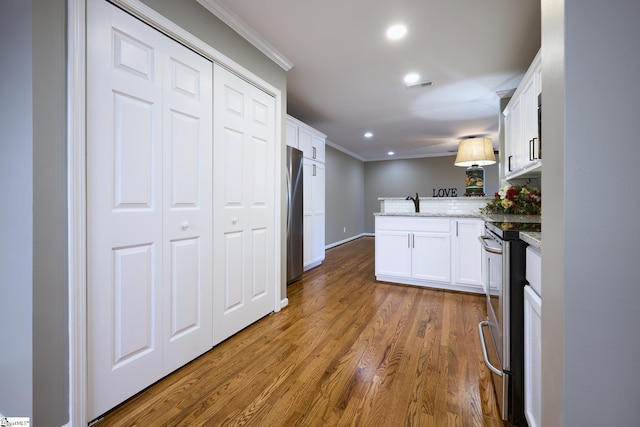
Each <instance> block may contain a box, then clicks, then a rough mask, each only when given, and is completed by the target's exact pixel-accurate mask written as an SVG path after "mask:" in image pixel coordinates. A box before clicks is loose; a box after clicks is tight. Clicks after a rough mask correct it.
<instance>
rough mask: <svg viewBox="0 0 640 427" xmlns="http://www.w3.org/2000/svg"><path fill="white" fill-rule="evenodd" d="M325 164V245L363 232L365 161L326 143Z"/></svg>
mask: <svg viewBox="0 0 640 427" xmlns="http://www.w3.org/2000/svg"><path fill="white" fill-rule="evenodd" d="M325 167H326V178H325V215H326V217H325V244H326V245H331V244H332V243H336V242H340V241H343V240H345V239H349V238H353V237H355V236H358V235H360V234H362V233H364V215H363V209H364V163H363V162H361V161H360V160H358V159H355V158H353V157H351V156H349V155H348V154H345V153H343V152H342V151H339V150H336V149H335V148H333V147H331V146H329V145H327V146H326V149H325ZM345 228H346V231H344V230H345Z"/></svg>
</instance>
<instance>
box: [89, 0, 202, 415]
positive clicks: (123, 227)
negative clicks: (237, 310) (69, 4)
mask: <svg viewBox="0 0 640 427" xmlns="http://www.w3.org/2000/svg"><path fill="white" fill-rule="evenodd" d="M87 44H88V49H87V55H88V58H87V59H88V61H87V63H88V70H87V79H88V82H87V210H88V212H87V223H88V225H87V235H88V239H87V254H88V260H87V263H88V265H87V269H88V271H87V275H88V277H87V281H88V289H87V292H88V302H87V319H88V325H87V331H88V349H87V350H88V373H89V378H88V380H89V383H88V408H87V409H88V414H89V417H90V418H91V419H92V418H95V417H97V416H98V415H100V414H102V413H104V412H105V411H107V410H109V409H111V408H112V407H114V406H115V405H117V404H119V403H121V402H122V401H124V400H126V399H127V398H129V397H130V396H132V395H134V394H135V393H137V392H139V391H141V390H142V389H144V388H145V387H147V386H149V385H151V384H152V383H153V382H155V381H157V380H158V379H159V378H161V377H162V376H164V375H166V374H167V373H169V372H170V371H172V370H174V369H175V368H177V367H179V366H180V365H182V364H184V363H187V362H188V361H190V360H192V359H193V358H195V357H196V356H198V355H199V354H201V353H203V352H204V351H207V350H208V349H209V348H211V346H212V339H211V334H212V332H211V330H212V313H211V282H212V278H211V276H212V270H211V262H210V260H211V256H212V238H211V231H212V194H211V193H212V184H211V181H212V175H211V162H212V147H211V144H212V143H211V137H212V128H211V115H212V104H211V103H212V99H211V98H212V95H211V90H212V88H211V78H212V76H211V73H212V65H211V63H210V62H209V61H206V60H205V59H203V58H202V57H200V56H198V55H197V54H195V53H193V52H191V51H190V50H188V49H186V48H184V47H183V46H181V45H179V44H177V43H176V42H174V41H172V40H170V39H168V38H167V37H165V36H163V35H161V34H160V33H159V32H157V31H155V30H153V29H151V28H150V27H148V26H147V25H145V24H143V23H142V22H140V21H138V20H136V19H135V18H133V17H131V16H130V15H128V14H126V13H124V12H122V11H121V10H119V9H117V8H115V7H113V6H112V5H110V4H108V3H106V2H105V1H103V0H91V1H89V2H88V31H87Z"/></svg>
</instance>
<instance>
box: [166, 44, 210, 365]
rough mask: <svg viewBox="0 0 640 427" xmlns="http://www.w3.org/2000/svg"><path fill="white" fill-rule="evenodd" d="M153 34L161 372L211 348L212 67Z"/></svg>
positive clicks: (203, 59) (182, 363)
mask: <svg viewBox="0 0 640 427" xmlns="http://www.w3.org/2000/svg"><path fill="white" fill-rule="evenodd" d="M158 36H159V37H161V41H162V42H163V43H162V51H163V132H162V135H163V149H164V153H163V174H162V176H163V181H162V183H161V185H162V189H163V244H164V248H163V263H162V265H163V268H164V271H163V276H162V277H163V283H164V289H163V294H162V295H163V298H164V300H163V308H164V310H163V321H164V325H163V326H164V327H163V343H164V353H163V355H164V363H163V367H164V373H165V374H166V373H169V372H171V371H173V370H175V369H177V368H179V367H180V366H182V365H184V364H185V363H187V362H189V361H191V360H193V359H194V358H196V357H197V356H199V355H201V354H202V353H204V352H206V351H207V350H209V349H211V347H212V346H213V340H212V338H211V334H212V323H213V318H212V315H213V314H212V310H213V309H212V298H213V295H212V292H213V268H212V266H211V257H212V256H213V236H212V233H213V172H212V167H213V124H212V120H213V119H212V116H213V81H212V79H213V64H212V63H211V62H210V61H208V60H206V59H205V58H203V57H201V56H200V55H198V54H196V53H194V52H192V51H191V50H189V49H187V48H185V47H184V46H182V45H180V44H178V43H176V42H174V41H172V40H169V39H167V38H165V37H162V36H160V34H159V33H158ZM158 45H160V42H158Z"/></svg>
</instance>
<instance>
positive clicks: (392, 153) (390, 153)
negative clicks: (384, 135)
mask: <svg viewBox="0 0 640 427" xmlns="http://www.w3.org/2000/svg"><path fill="white" fill-rule="evenodd" d="M394 154H396V153H394V152H393V151H389V152H388V153H387V156H393V155H394Z"/></svg>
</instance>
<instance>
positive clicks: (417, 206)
mask: <svg viewBox="0 0 640 427" xmlns="http://www.w3.org/2000/svg"><path fill="white" fill-rule="evenodd" d="M405 200H413V205H414V206H415V207H416V212H420V199H419V198H418V193H416V197H415V198H413V197H411V196H407V198H406V199H405Z"/></svg>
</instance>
